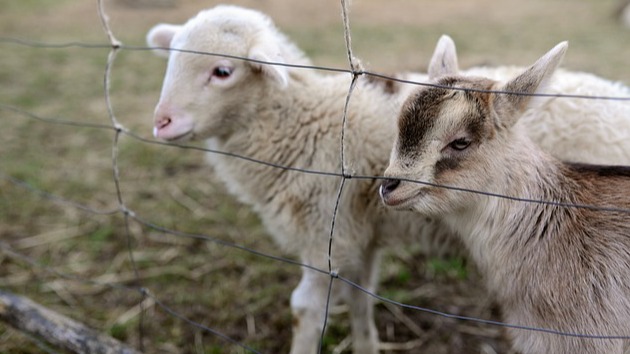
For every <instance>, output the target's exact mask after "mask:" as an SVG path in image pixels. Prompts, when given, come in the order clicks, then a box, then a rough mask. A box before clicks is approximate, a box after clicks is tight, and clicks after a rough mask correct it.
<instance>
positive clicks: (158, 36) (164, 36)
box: [147, 23, 182, 58]
mask: <svg viewBox="0 0 630 354" xmlns="http://www.w3.org/2000/svg"><path fill="white" fill-rule="evenodd" d="M181 28H182V26H180V25H169V24H166V23H160V24H158V25H155V26H154V27H153V28H151V30H150V31H149V33H147V44H148V45H149V47H154V48H170V47H171V41H172V40H173V37H174V36H175V34H176V33H177V32H179V30H180V29H181ZM153 52H154V53H155V54H156V55H159V56H161V57H167V58H168V55H169V53H170V51H168V50H166V49H156V50H154V51H153Z"/></svg>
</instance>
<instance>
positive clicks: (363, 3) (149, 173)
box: [0, 0, 630, 354]
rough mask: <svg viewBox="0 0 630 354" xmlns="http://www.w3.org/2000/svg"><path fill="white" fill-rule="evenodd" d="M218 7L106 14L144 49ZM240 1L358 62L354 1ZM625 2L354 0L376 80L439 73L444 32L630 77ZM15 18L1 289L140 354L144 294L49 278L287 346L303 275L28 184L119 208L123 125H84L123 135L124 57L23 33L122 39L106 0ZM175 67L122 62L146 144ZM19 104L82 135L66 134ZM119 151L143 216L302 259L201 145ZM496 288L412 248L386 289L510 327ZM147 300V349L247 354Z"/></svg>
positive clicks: (10, 333)
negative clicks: (278, 242) (275, 238)
mask: <svg viewBox="0 0 630 354" xmlns="http://www.w3.org/2000/svg"><path fill="white" fill-rule="evenodd" d="M217 3H218V2H215V1H203V2H202V1H192V0H110V1H107V0H105V9H106V12H107V14H108V15H109V17H110V24H111V27H112V30H113V32H114V34H115V36H116V37H117V38H118V39H119V40H120V41H122V43H123V44H125V45H129V46H144V45H145V42H144V38H145V35H146V33H147V31H148V30H149V29H150V28H151V27H152V26H153V25H154V24H156V23H158V22H169V23H182V22H184V21H186V20H187V19H188V18H190V17H191V16H193V15H194V14H196V13H197V12H198V11H199V10H200V9H203V8H207V7H211V6H213V5H215V4H217ZM226 3H231V4H237V5H242V6H247V7H251V8H255V9H259V10H261V11H263V12H265V13H267V14H268V15H269V16H271V17H272V18H273V19H274V21H275V22H276V24H277V26H278V27H279V28H280V29H281V31H283V32H284V33H286V34H287V35H288V36H289V38H291V39H292V40H293V41H295V42H296V43H297V45H298V46H299V47H300V48H302V49H303V50H304V51H305V52H306V53H307V55H308V56H309V57H310V58H311V59H312V61H313V63H314V64H315V65H319V66H332V67H338V68H347V67H348V63H347V57H346V48H345V41H344V34H343V24H342V21H341V5H340V3H339V2H337V1H310V2H306V1H303V2H299V3H298V2H296V1H288V0H247V1H245V0H244V1H229V2H226ZM624 3H627V1H624ZM621 5H622V2H620V1H617V0H598V1H594V0H530V1H520V0H519V1H517V0H504V1H490V0H474V1H470V0H449V1H432V0H414V1H411V0H388V1H381V0H354V1H352V2H351V4H350V12H349V15H350V25H351V33H352V45H353V50H354V54H355V55H356V56H357V57H358V58H360V59H361V60H362V62H363V64H364V66H365V68H366V69H368V70H370V71H374V72H381V73H395V72H399V71H425V70H426V65H427V64H428V61H429V59H430V55H431V53H432V51H433V48H434V46H435V43H436V41H437V39H438V38H439V36H440V35H441V34H443V33H446V34H449V35H451V36H452V37H453V39H454V40H455V42H456V44H457V49H458V55H459V60H460V67H462V68H468V67H471V66H476V65H521V66H524V65H529V64H530V63H532V62H533V61H534V60H535V59H537V58H538V57H539V56H540V55H542V54H543V53H545V52H546V51H547V50H548V49H550V48H551V47H552V46H554V45H555V44H557V43H558V42H560V41H563V40H568V41H569V42H570V49H569V52H568V54H567V56H566V58H565V61H564V67H565V68H568V69H570V70H576V71H587V72H591V73H595V74H597V75H600V76H603V77H604V78H607V79H610V80H614V81H622V82H625V83H626V84H628V83H630V68H629V67H628V63H629V62H630V45H629V44H630V29H629V28H627V27H624V26H623V24H622V22H621V21H620V20H619V18H620V16H621V14H622V13H623V11H621V10H620V9H621V7H620V6H621ZM0 9H1V11H0V37H1V38H0V51H1V52H2V55H0V87H2V89H1V90H0V124H1V126H0V242H2V247H1V248H0V290H7V291H10V292H13V293H15V294H19V295H23V296H26V297H29V298H31V299H33V300H35V301H37V302H39V303H41V304H43V305H45V306H47V307H49V308H51V309H52V310H54V311H57V312H59V313H62V314H64V315H67V316H69V317H72V318H75V319H77V320H79V321H81V322H83V323H85V324H87V325H89V326H90V327H92V328H96V329H98V330H99V331H102V332H104V333H108V334H109V335H111V336H114V337H115V338H118V339H120V340H122V341H124V342H126V343H128V344H130V345H132V346H134V347H139V343H138V342H139V340H140V335H139V331H138V324H139V321H140V320H141V316H140V308H141V305H140V304H141V302H143V298H142V296H141V295H140V294H139V293H137V292H133V291H126V290H120V289H112V288H110V287H106V286H99V285H94V284H89V283H85V282H79V281H72V280H68V279H65V278H63V277H60V276H58V275H55V274H53V273H51V272H50V271H47V270H46V269H54V270H56V271H59V272H62V273H64V274H69V275H72V276H76V277H80V278H83V279H90V280H92V281H96V282H105V283H114V284H126V285H130V286H143V287H146V288H148V289H149V290H150V291H151V292H152V293H153V294H155V295H156V297H157V298H159V299H160V300H161V301H162V302H164V303H165V304H166V305H168V306H170V307H171V308H173V309H174V310H176V311H177V312H179V313H181V314H182V315H183V316H185V317H187V318H189V319H191V320H193V321H196V322H198V323H201V324H203V325H205V326H207V327H210V328H212V329H215V330H217V331H219V332H221V333H224V334H225V335H227V336H230V337H231V338H233V339H235V340H237V341H240V342H243V343H245V344H247V345H249V346H251V347H254V348H256V349H258V350H260V351H261V352H263V353H283V352H287V351H288V348H289V345H290V338H291V316H290V310H289V298H290V294H291V290H292V289H293V288H294V287H295V286H296V285H297V282H298V280H299V277H300V268H299V267H296V266H291V265H288V264H286V263H282V262H277V261H273V260H269V259H267V258H262V257H259V256H256V255H253V254H251V253H248V252H243V251H240V250H236V249H234V248H230V247H226V246H222V245H219V244H216V243H212V242H207V241H203V240H195V239H193V238H187V237H181V236H177V235H173V234H168V233H163V232H159V231H156V230H153V229H150V228H147V227H145V226H143V225H141V224H139V223H136V222H134V221H133V220H131V221H130V222H129V223H128V224H126V223H125V218H124V216H123V215H122V214H120V213H116V214H112V215H99V214H95V213H93V212H90V211H83V210H81V209H79V208H76V207H74V206H71V205H67V204H59V203H55V202H52V201H51V200H50V199H49V198H45V197H43V196H42V194H41V193H37V192H33V191H31V190H29V189H28V188H25V187H24V185H21V184H19V183H16V180H19V181H23V182H25V183H27V184H28V185H29V186H32V187H35V188H37V189H38V190H41V191H45V192H47V193H51V194H53V195H55V196H58V197H61V198H63V199H66V200H71V201H73V202H76V203H80V204H82V205H86V206H89V207H90V208H92V209H96V210H102V211H107V210H115V209H116V208H117V207H118V197H117V192H116V186H115V183H114V178H113V170H112V144H113V139H114V132H113V131H112V130H110V129H102V128H98V127H92V126H86V124H98V125H110V124H111V122H110V118H109V115H108V112H107V107H106V102H105V96H104V88H103V77H104V71H105V65H106V62H107V55H108V53H109V49H108V48H106V47H105V48H103V47H97V48H91V47H87V48H86V47H85V46H66V47H63V48H49V47H46V48H41V47H32V46H26V45H21V44H18V43H15V41H13V40H8V39H17V40H28V41H37V42H44V43H52V44H57V43H68V42H75V43H82V44H104V45H107V44H108V39H107V37H106V35H105V33H104V32H103V29H102V26H101V21H100V19H99V17H98V13H97V3H96V1H88V0H81V1H79V0H56V1H48V0H22V1H9V0H3V1H2V2H0ZM165 65H166V61H164V60H163V59H161V58H158V57H156V56H154V55H153V54H152V53H151V52H149V51H132V50H124V49H123V50H121V51H120V52H119V53H118V56H117V57H116V60H115V62H114V65H113V68H112V76H111V79H112V82H111V84H112V86H111V102H112V107H113V112H114V114H115V116H116V117H117V119H118V120H119V121H120V123H121V124H123V125H124V126H125V127H126V128H128V129H129V130H131V131H132V132H133V133H134V134H137V135H139V136H141V137H144V138H147V139H152V137H151V130H152V113H153V108H154V106H155V104H156V102H157V99H158V96H159V92H160V87H161V82H162V78H163V73H164V70H165ZM341 99H344V98H341ZM20 110H22V111H26V112H29V113H31V114H32V115H36V116H40V117H44V118H51V119H61V120H68V121H72V122H77V123H81V124H80V125H67V124H53V123H50V122H45V121H41V120H38V119H34V118H33V117H31V116H29V115H28V114H24V113H23V112H20ZM117 146H118V153H119V158H118V164H119V169H120V177H119V181H120V190H121V192H122V193H121V197H122V199H123V201H124V203H125V204H126V205H127V206H128V207H129V208H130V209H131V210H133V211H134V212H135V213H136V214H137V215H138V216H140V217H141V218H143V219H145V220H147V221H150V222H154V223H156V224H158V225H160V226H162V227H165V228H168V229H172V230H178V231H183V232H189V233H195V234H204V235H208V236H211V237H215V238H217V239H220V240H224V241H227V242H231V243H235V244H238V245H242V246H246V247H248V248H252V249H255V250H257V251H260V252H264V253H268V254H272V255H276V256H283V257H292V255H288V254H284V253H283V252H282V250H279V249H278V248H277V247H276V246H275V245H274V244H273V243H272V241H271V239H270V237H269V236H268V235H267V234H266V233H265V230H264V229H263V228H262V227H261V225H260V222H259V220H258V218H257V217H256V216H255V215H254V214H253V213H252V212H251V211H250V210H249V208H248V207H246V206H243V205H241V204H239V203H238V202H236V201H235V199H234V198H233V197H231V196H229V195H228V194H227V192H226V191H225V190H224V188H223V187H222V185H221V184H220V183H218V182H217V181H216V179H215V177H214V175H213V171H212V169H211V168H210V167H208V166H206V165H204V162H203V153H202V152H199V151H195V150H182V149H175V148H172V147H167V146H159V145H154V144H146V143H142V142H140V141H138V140H136V139H132V138H129V137H128V136H125V135H122V136H121V137H120V141H119V142H118V143H117ZM128 235H129V237H128ZM128 245H129V247H128ZM7 249H11V250H13V251H15V252H17V253H19V254H22V255H24V256H26V257H27V259H23V258H20V257H16V256H15V255H13V254H12V253H11V252H8V251H7ZM130 252H132V254H133V260H134V261H135V263H136V265H137V268H138V277H136V275H135V274H134V270H133V266H132V264H131V260H130V259H131V258H130ZM28 259H30V260H32V261H36V262H37V264H39V266H37V265H34V264H32V263H31V262H29V261H28ZM482 289H483V286H482V283H481V280H480V278H479V276H478V275H477V274H476V273H475V269H474V267H473V266H472V265H470V264H467V262H466V261H465V260H464V259H461V258H444V257H429V258H427V257H423V256H420V255H419V254H417V253H416V252H415V249H414V248H413V247H412V248H411V249H406V250H404V251H403V250H393V251H391V252H390V253H389V254H388V255H387V256H386V258H385V262H384V265H383V267H382V272H381V286H380V289H379V292H378V293H379V294H381V295H383V296H385V297H388V298H391V299H393V300H396V301H401V302H404V303H408V304H412V305H415V306H422V307H427V308H431V309H435V310H439V311H445V312H449V313H452V314H459V315H466V316H473V317H481V318H485V319H498V318H499V313H498V310H497V308H496V306H495V305H494V304H493V303H492V301H491V300H490V299H488V296H487V295H486V294H485V293H484V292H483V290H482ZM142 306H143V307H144V308H145V309H146V311H145V313H144V317H143V331H144V335H143V346H144V348H145V351H146V352H147V353H240V352H242V351H243V350H242V349H241V348H239V347H238V346H234V345H231V344H229V343H227V342H225V341H224V340H222V339H220V338H218V337H217V336H215V335H213V334H211V333H209V332H207V331H203V330H201V329H199V328H197V327H193V326H191V325H190V324H187V323H186V322H184V321H181V320H180V319H177V318H175V317H173V316H172V315H170V314H168V313H166V312H165V311H164V310H163V309H161V308H159V307H158V306H156V305H155V303H153V302H152V301H150V299H148V300H146V299H145V300H144V302H143V304H142ZM376 309H377V311H376V318H377V324H378V327H379V331H380V336H381V340H382V341H383V342H388V343H397V344H396V345H391V346H390V347H389V348H390V349H391V350H388V351H386V352H392V353H393V352H403V353H404V352H409V353H416V352H426V353H438V354H439V353H487V354H490V353H506V352H509V350H508V346H507V345H506V341H505V338H504V334H503V330H502V329H501V328H499V327H492V326H482V325H478V324H475V323H472V322H462V321H457V320H452V319H447V318H442V317H438V316H435V315H431V314H426V313H423V312H418V311H413V310H408V309H402V308H398V307H395V306H392V305H387V304H383V303H379V304H377V308H376ZM348 329H349V328H348V323H347V317H346V313H345V309H344V308H343V307H340V308H334V309H333V316H332V323H331V324H330V327H329V329H328V332H327V334H326V336H325V338H324V352H327V353H328V352H332V353H340V352H344V351H347V349H346V346H345V344H344V343H347V341H346V342H344V339H346V337H347V336H348V334H349V332H348ZM42 351H43V349H42V347H41V346H40V345H38V344H37V342H36V341H34V340H33V339H32V338H29V337H27V336H25V335H23V334H22V333H21V332H19V331H16V330H14V329H12V328H11V327H8V326H6V325H5V324H3V323H2V322H0V352H2V353H39V352H42Z"/></svg>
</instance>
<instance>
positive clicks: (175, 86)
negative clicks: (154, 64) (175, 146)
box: [147, 5, 288, 141]
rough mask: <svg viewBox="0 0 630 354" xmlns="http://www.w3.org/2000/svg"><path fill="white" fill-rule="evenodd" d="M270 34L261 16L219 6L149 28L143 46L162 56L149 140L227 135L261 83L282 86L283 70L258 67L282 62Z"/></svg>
mask: <svg viewBox="0 0 630 354" xmlns="http://www.w3.org/2000/svg"><path fill="white" fill-rule="evenodd" d="M277 33H279V32H277ZM275 34H276V30H275V27H274V25H273V23H272V22H271V20H270V19H269V18H268V17H267V16H266V15H263V14H262V13H260V12H257V11H254V10H249V9H244V8H240V7H236V6H225V5H223V6H217V7H214V8H211V9H208V10H205V11H201V12H200V13H199V14H198V15H197V16H195V17H193V18H191V19H190V20H189V21H188V22H187V23H185V24H184V25H169V24H158V25H156V26H155V27H153V28H152V29H151V30H150V31H149V33H148V34H147V43H148V44H149V46H151V47H154V48H159V49H156V50H155V53H156V54H158V55H160V56H165V57H168V66H167V69H166V75H165V77H164V83H163V86H162V93H161V96H160V101H159V103H158V104H157V107H156V109H155V115H154V129H153V134H154V136H155V137H157V138H160V139H164V140H168V141H176V140H184V139H204V138H209V137H213V136H218V135H223V134H227V133H228V132H227V131H226V130H227V129H229V126H230V124H231V123H233V122H231V121H230V120H231V119H234V117H237V116H239V115H238V112H239V111H240V109H241V108H242V107H246V106H247V103H248V102H250V101H252V100H255V99H256V98H255V97H256V96H257V94H259V93H260V92H261V91H263V90H264V86H263V85H270V84H272V85H276V86H279V87H280V88H284V87H286V85H287V82H288V73H287V69H286V68H285V67H282V66H277V65H265V64H262V63H261V62H276V63H277V62H283V58H282V55H281V54H280V52H281V50H280V48H279V47H278V46H279V45H278V40H277V39H276V38H274V37H275V36H274V35H275ZM203 53H214V54H203ZM216 54H225V55H228V56H231V57H224V56H220V55H216ZM235 57H241V58H246V59H249V61H248V60H242V59H238V58H235ZM254 90H258V91H254ZM252 96H253V97H252Z"/></svg>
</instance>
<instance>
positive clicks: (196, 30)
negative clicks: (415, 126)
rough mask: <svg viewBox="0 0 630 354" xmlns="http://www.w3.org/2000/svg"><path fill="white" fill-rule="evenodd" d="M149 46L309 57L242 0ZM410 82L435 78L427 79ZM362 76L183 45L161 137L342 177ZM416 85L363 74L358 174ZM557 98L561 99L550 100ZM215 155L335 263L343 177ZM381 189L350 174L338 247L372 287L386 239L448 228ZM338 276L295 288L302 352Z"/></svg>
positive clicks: (239, 184)
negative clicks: (388, 198) (393, 204)
mask: <svg viewBox="0 0 630 354" xmlns="http://www.w3.org/2000/svg"><path fill="white" fill-rule="evenodd" d="M148 42H149V44H150V45H152V46H156V47H161V48H174V49H184V50H187V51H203V52H210V53H223V54H228V55H230V56H239V57H245V58H249V59H255V60H269V61H272V62H285V63H291V64H307V63H308V62H309V61H308V59H306V58H305V57H304V55H303V53H302V52H301V51H300V50H299V49H297V47H296V46H295V45H293V44H292V43H291V42H290V41H289V40H288V39H287V38H286V37H285V36H284V35H283V34H281V33H280V32H279V31H278V30H277V29H276V28H275V27H274V25H273V24H272V22H271V21H270V20H269V18H268V17H267V16H265V15H264V14H261V13H259V12H257V11H254V10H248V9H243V8H239V7H235V6H217V7H215V8H212V9H209V10H205V11H202V12H201V13H199V14H198V15H197V16H196V17H194V18H192V19H191V20H190V21H189V22H187V23H186V24H184V25H182V26H173V25H168V26H167V25H158V26H157V27H155V28H154V29H153V30H151V32H149V35H148ZM399 77H400V78H403V79H409V80H414V81H421V82H422V81H426V80H427V77H426V75H424V74H413V75H409V74H407V75H400V76H399ZM350 81H351V77H350V75H345V74H339V75H322V74H321V73H320V72H317V71H313V70H306V69H298V68H290V67H283V66H277V65H263V64H261V63H259V62H256V61H246V60H238V59H234V58H232V57H230V58H226V57H220V56H212V55H198V54H192V53H190V52H182V51H176V50H173V51H171V52H170V54H169V62H168V67H167V71H166V75H165V78H164V85H163V89H162V93H161V97H160V101H159V103H158V105H157V107H156V111H155V136H156V137H158V138H161V139H165V140H169V141H180V140H184V139H205V140H206V141H207V143H208V146H209V147H211V148H213V149H216V150H221V151H226V152H230V153H235V154H239V155H244V156H248V157H251V158H255V159H259V160H263V161H267V162H271V163H275V164H279V165H286V166H291V167H298V168H307V169H310V170H318V171H330V172H338V171H340V170H341V160H340V136H341V129H342V126H341V122H342V111H343V107H344V103H345V98H346V95H347V93H348V88H349V86H350ZM585 84H587V83H585ZM414 88H415V86H412V85H402V84H398V83H395V82H393V81H389V80H382V79H374V78H370V77H360V78H359V82H358V84H357V87H356V89H355V90H354V93H353V95H352V98H351V99H350V106H349V111H348V120H347V130H346V132H345V133H346V135H345V143H346V147H345V148H346V149H345V163H346V166H345V167H346V170H347V171H349V172H350V173H356V174H361V175H375V176H376V175H380V174H381V173H382V171H383V169H384V167H385V166H386V164H387V159H388V154H389V148H390V144H391V141H392V140H393V139H394V136H395V122H394V117H395V116H396V114H397V113H398V110H399V108H400V106H401V105H402V103H403V101H404V99H406V97H407V96H408V94H409V93H410V92H411V90H413V89H414ZM555 104H556V103H555V102H551V103H550V105H549V107H551V106H553V105H555ZM541 114H545V115H546V113H544V112H543V113H541ZM591 118H593V117H591ZM552 147H553V148H558V149H560V150H562V151H566V150H567V149H562V146H552ZM581 149H582V150H584V148H583V147H581ZM208 160H209V162H210V163H211V164H212V166H214V168H215V172H216V173H217V175H218V176H219V177H220V178H221V179H222V180H223V181H224V182H225V184H226V186H227V188H228V190H229V191H230V192H231V193H232V194H234V195H235V196H236V197H237V198H238V199H239V200H240V201H242V202H244V203H246V204H248V205H251V206H252V208H253V209H254V210H255V211H256V212H257V213H258V214H259V215H260V217H261V220H262V221H263V223H264V224H265V226H266V228H267V230H268V231H269V233H270V234H271V236H272V237H273V238H274V239H275V241H277V242H278V243H279V244H280V245H282V246H283V247H284V248H285V249H287V250H289V251H291V252H294V253H295V254H297V255H299V257H300V259H301V261H302V262H303V263H306V264H308V265H312V266H315V267H318V268H321V269H328V237H329V234H330V226H331V218H332V215H333V208H334V205H335V200H336V198H337V193H338V189H339V183H340V179H338V178H330V177H325V176H319V175H313V174H304V173H299V172H294V171H286V170H282V169H276V168H272V167H269V166H265V165H260V164H256V163H253V162H249V161H244V160H242V159H237V158H231V157H226V156H223V155H217V154H209V155H208ZM629 162H630V161H629ZM378 185H379V181H378V180H358V179H350V180H347V181H346V183H345V185H344V190H343V195H342V198H341V201H340V205H339V214H338V217H337V220H336V224H335V232H334V235H333V252H332V265H333V267H334V268H335V270H337V271H338V272H339V274H341V275H342V276H344V277H346V278H348V279H350V280H352V281H354V282H356V283H357V284H359V285H361V286H362V287H364V288H367V289H372V290H373V289H375V287H376V278H377V269H378V254H379V249H381V248H382V246H383V244H385V243H387V242H389V241H391V240H396V237H398V236H403V237H408V236H409V235H413V236H414V237H417V238H419V239H420V240H422V241H426V242H427V244H431V243H432V240H435V239H438V240H439V239H442V238H446V237H447V235H448V232H447V231H446V230H445V228H444V227H441V226H439V225H438V224H437V222H435V221H432V220H429V219H425V220H419V219H417V218H415V217H412V216H410V215H406V214H405V213H398V212H390V211H388V210H384V208H383V207H382V206H381V205H380V201H379V199H378V197H377V195H376V193H375V192H376V190H377V187H378ZM394 242H396V241H394ZM329 280H330V279H329V277H327V276H325V275H321V274H318V273H314V272H312V271H309V270H307V269H305V270H304V273H303V278H302V280H301V281H300V283H299V285H298V287H297V288H296V289H295V290H294V292H293V296H292V297H291V307H292V311H293V315H294V317H295V327H294V336H293V342H292V350H291V352H292V353H294V354H295V353H314V352H316V350H317V347H318V341H319V339H320V334H321V333H320V332H321V330H322V325H323V316H324V313H325V312H324V306H325V298H326V294H327V292H328V285H329ZM333 290H334V291H335V293H334V294H333V303H334V302H339V301H346V302H347V303H348V305H349V309H350V316H351V326H352V343H353V349H354V351H355V352H356V353H375V352H377V350H378V349H377V348H378V335H377V332H376V327H375V325H374V320H373V314H372V311H373V310H372V298H371V297H370V296H368V295H366V294H364V293H362V292H361V291H359V290H357V289H355V288H352V287H348V286H344V285H343V284H342V283H340V282H337V283H336V285H335V287H333Z"/></svg>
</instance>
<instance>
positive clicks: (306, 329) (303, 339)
mask: <svg viewBox="0 0 630 354" xmlns="http://www.w3.org/2000/svg"><path fill="white" fill-rule="evenodd" d="M329 283H330V278H329V277H326V275H325V274H320V273H316V272H315V271H312V270H309V269H304V270H303V273H302V279H301V280H300V283H299V284H298V286H297V288H295V290H293V293H292V294H291V311H292V313H293V341H292V343H291V354H315V353H317V349H318V348H319V342H320V339H321V335H322V331H323V329H324V316H325V314H326V299H327V297H328V286H329ZM335 288H339V287H334V286H333V293H332V294H331V304H330V305H331V306H332V305H333V304H334V303H335V302H337V298H338V297H339V294H337V291H334V289H335Z"/></svg>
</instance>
